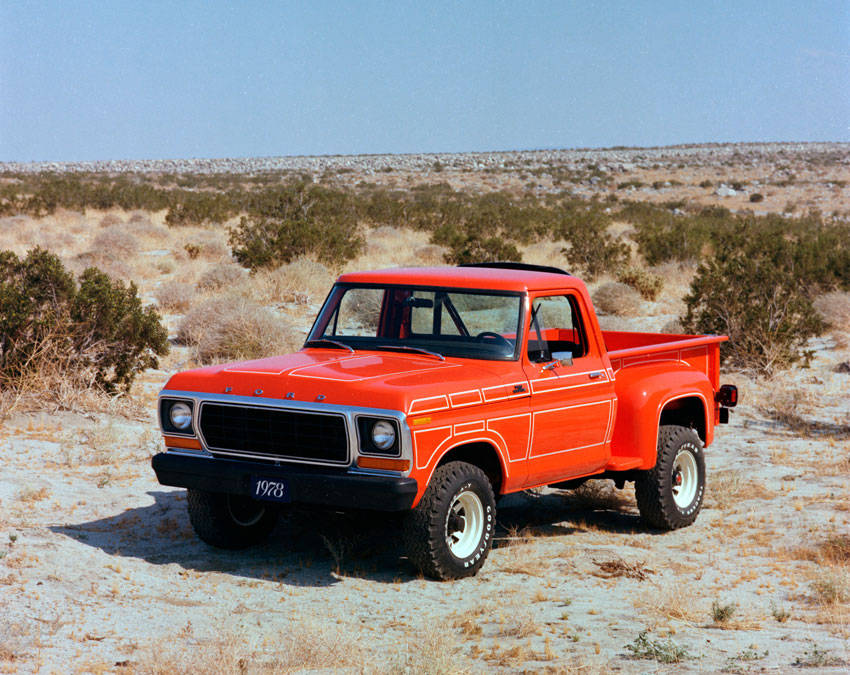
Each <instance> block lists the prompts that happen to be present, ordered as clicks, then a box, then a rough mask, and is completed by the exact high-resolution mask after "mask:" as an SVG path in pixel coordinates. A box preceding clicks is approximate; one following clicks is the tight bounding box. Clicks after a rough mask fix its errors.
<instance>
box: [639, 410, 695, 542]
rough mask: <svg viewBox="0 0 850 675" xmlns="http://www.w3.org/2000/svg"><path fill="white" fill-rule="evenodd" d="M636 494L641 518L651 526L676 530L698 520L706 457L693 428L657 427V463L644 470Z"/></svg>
mask: <svg viewBox="0 0 850 675" xmlns="http://www.w3.org/2000/svg"><path fill="white" fill-rule="evenodd" d="M635 496H636V497H637V504H638V509H639V510H640V516H641V519H643V521H644V522H645V523H647V524H648V525H651V526H652V527H657V528H659V529H662V530H675V529H676V528H679V527H685V526H687V525H690V524H691V523H693V522H694V521H695V520H696V518H697V515H698V514H699V512H700V509H701V508H702V501H703V497H704V496H705V456H704V454H703V449H702V443H701V442H700V439H699V436H697V433H696V432H695V431H694V430H693V429H689V428H688V427H681V426H674V425H665V426H662V427H661V428H660V429H659V430H658V455H657V458H656V462H655V466H654V467H653V468H652V469H650V470H649V471H642V472H641V475H640V477H639V478H638V479H637V480H636V481H635Z"/></svg>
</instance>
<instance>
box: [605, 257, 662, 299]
mask: <svg viewBox="0 0 850 675" xmlns="http://www.w3.org/2000/svg"><path fill="white" fill-rule="evenodd" d="M617 281H619V282H620V283H622V284H627V285H628V286H631V287H632V288H634V289H635V290H636V291H637V292H638V293H640V295H641V297H642V298H643V299H644V300H653V301H654V300H655V299H657V298H658V294H659V293H660V292H661V289H662V288H664V279H662V278H661V277H660V276H659V275H658V274H653V273H652V272H650V271H649V270H646V269H644V268H643V267H638V266H637V265H630V266H629V267H626V268H624V269H622V270H620V272H619V274H617Z"/></svg>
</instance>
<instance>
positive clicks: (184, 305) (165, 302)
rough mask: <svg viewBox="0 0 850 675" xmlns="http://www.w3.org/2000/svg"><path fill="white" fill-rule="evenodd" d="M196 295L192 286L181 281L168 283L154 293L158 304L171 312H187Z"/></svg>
mask: <svg viewBox="0 0 850 675" xmlns="http://www.w3.org/2000/svg"><path fill="white" fill-rule="evenodd" d="M194 295H195V289H194V288H192V285H191V284H186V283H183V282H181V281H166V282H165V283H164V284H162V285H161V286H160V287H159V288H157V289H156V291H155V293H154V297H155V298H156V301H157V304H158V305H159V306H160V307H162V308H163V309H164V310H167V311H169V312H185V311H186V310H187V309H189V307H190V306H191V304H192V298H193V297H194Z"/></svg>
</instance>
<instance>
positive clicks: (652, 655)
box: [626, 630, 691, 663]
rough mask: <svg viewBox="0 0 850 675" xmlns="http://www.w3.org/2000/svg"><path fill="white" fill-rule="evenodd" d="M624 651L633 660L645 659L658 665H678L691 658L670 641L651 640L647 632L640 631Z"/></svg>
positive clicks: (684, 650)
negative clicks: (626, 651) (627, 652)
mask: <svg viewBox="0 0 850 675" xmlns="http://www.w3.org/2000/svg"><path fill="white" fill-rule="evenodd" d="M626 649H627V650H629V651H630V652H631V653H632V658H633V659H647V660H650V661H658V662H659V663H679V662H680V661H683V660H684V659H689V658H691V655H690V654H689V653H688V650H687V648H685V647H680V646H679V645H677V644H676V643H675V642H673V641H672V640H670V639H669V638H668V639H667V640H653V639H652V638H650V637H648V636H647V631H645V630H643V631H641V632H640V633H639V634H638V636H637V637H636V638H635V639H634V640H633V641H632V643H631V644H628V645H626Z"/></svg>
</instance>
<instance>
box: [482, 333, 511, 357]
mask: <svg viewBox="0 0 850 675" xmlns="http://www.w3.org/2000/svg"><path fill="white" fill-rule="evenodd" d="M475 340H476V341H477V342H488V341H492V342H497V343H500V344H501V346H502V347H504V348H506V349H507V350H508V351H511V352H512V351H513V350H514V346H513V345H512V344H511V341H510V340H508V339H507V338H506V337H505V336H504V335H499V334H498V333H494V332H493V331H489V330H485V331H484V332H483V333H479V334H478V335H476V336H475Z"/></svg>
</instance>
